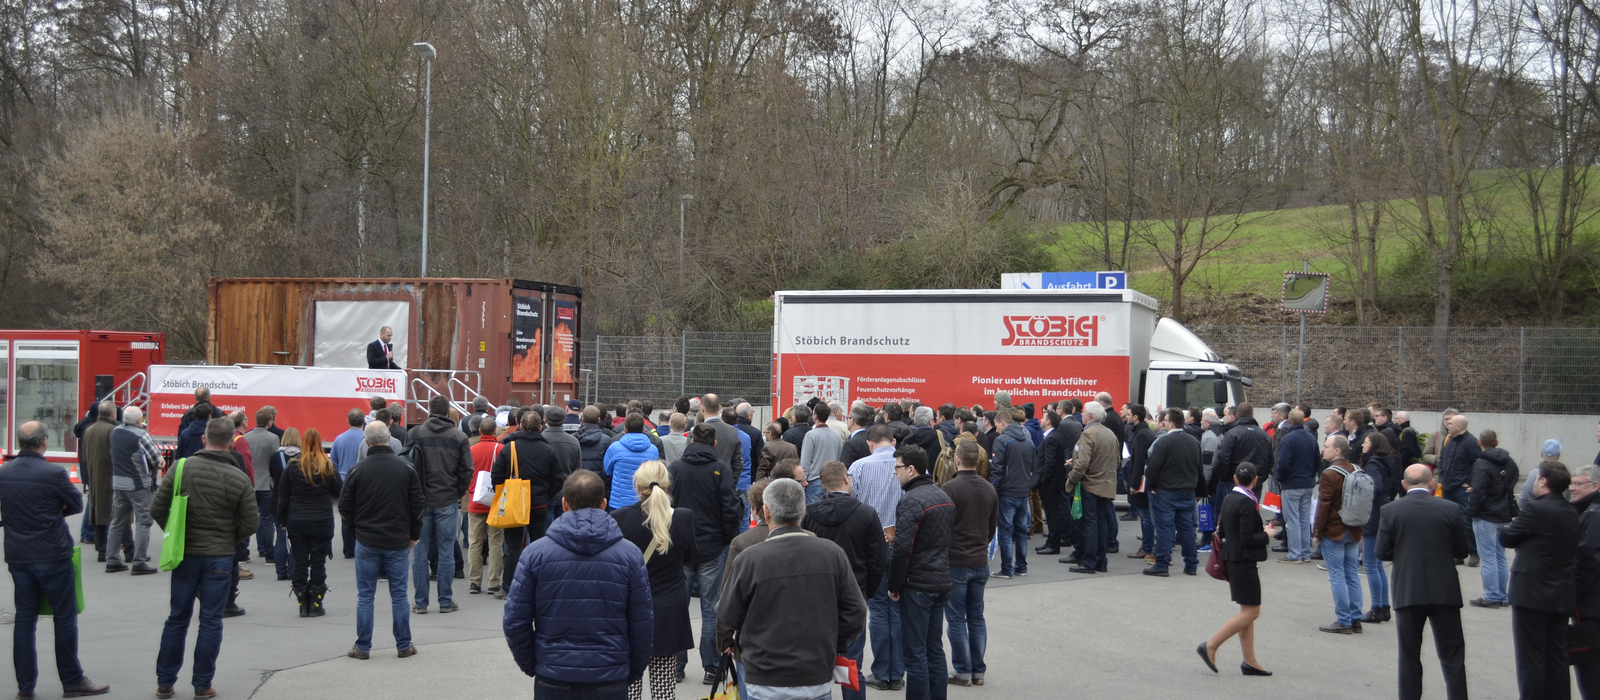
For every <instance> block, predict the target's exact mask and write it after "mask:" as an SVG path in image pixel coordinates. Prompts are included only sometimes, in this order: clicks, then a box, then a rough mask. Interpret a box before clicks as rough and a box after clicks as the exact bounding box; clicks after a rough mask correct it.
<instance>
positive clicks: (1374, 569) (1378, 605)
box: [1361, 431, 1400, 624]
mask: <svg viewBox="0 0 1600 700" xmlns="http://www.w3.org/2000/svg"><path fill="white" fill-rule="evenodd" d="M1361 454H1362V459H1363V460H1366V463H1365V464H1363V465H1361V471H1364V472H1366V473H1367V476H1370V477H1372V515H1371V516H1370V517H1368V518H1367V524H1365V525H1362V526H1361V563H1362V564H1363V565H1365V566H1366V567H1367V589H1368V590H1369V591H1370V592H1371V594H1372V608H1371V609H1370V610H1368V611H1367V616H1366V617H1363V618H1361V621H1362V622H1368V623H1374V624H1375V623H1379V622H1388V621H1389V620H1390V619H1391V618H1392V617H1393V613H1392V612H1391V611H1390V606H1389V572H1387V571H1384V570H1383V562H1381V561H1378V511H1379V510H1380V509H1382V508H1383V506H1384V504H1385V503H1388V502H1389V501H1390V500H1392V495H1391V494H1393V493H1394V489H1395V485H1396V484H1399V483H1400V480H1399V479H1397V478H1395V476H1396V474H1395V465H1394V448H1393V447H1390V446H1389V438H1386V437H1384V436H1383V433H1380V432H1377V431H1373V432H1370V433H1367V436H1366V437H1365V438H1363V443H1362V445H1361Z"/></svg>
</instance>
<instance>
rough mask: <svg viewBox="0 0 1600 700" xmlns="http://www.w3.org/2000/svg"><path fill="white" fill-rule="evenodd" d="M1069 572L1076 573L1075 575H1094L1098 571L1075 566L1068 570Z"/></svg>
mask: <svg viewBox="0 0 1600 700" xmlns="http://www.w3.org/2000/svg"><path fill="white" fill-rule="evenodd" d="M1067 571H1070V572H1072V573H1075V574H1092V573H1094V572H1095V571H1096V569H1091V568H1089V567H1087V566H1073V567H1071V568H1069V569H1067Z"/></svg>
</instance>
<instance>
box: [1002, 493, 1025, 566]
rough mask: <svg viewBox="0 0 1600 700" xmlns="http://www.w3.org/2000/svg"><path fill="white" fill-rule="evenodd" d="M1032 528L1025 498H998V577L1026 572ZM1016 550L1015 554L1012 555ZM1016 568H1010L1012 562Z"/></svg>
mask: <svg viewBox="0 0 1600 700" xmlns="http://www.w3.org/2000/svg"><path fill="white" fill-rule="evenodd" d="M1032 527H1033V515H1032V514H1030V513H1029V512H1028V497H1027V496H1021V497H1016V496H1001V497H1000V526H999V527H998V528H996V530H997V532H996V533H995V534H996V536H997V537H999V539H1000V575H1001V576H1010V575H1011V574H1013V573H1019V574H1021V573H1027V571H1028V531H1029V530H1030V529H1031V528H1032ZM1012 550H1016V554H1012ZM1013 560H1015V561H1016V568H1015V569H1013V568H1012V561H1013Z"/></svg>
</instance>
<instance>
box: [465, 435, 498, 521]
mask: <svg viewBox="0 0 1600 700" xmlns="http://www.w3.org/2000/svg"><path fill="white" fill-rule="evenodd" d="M498 454H500V441H498V440H496V439H495V437H494V436H493V435H479V436H478V442H477V444H475V445H473V446H472V481H471V483H472V484H473V485H474V486H476V485H477V483H478V472H486V471H489V468H490V467H492V466H494V458H495V455H498ZM467 495H469V496H470V495H472V492H471V491H470V490H469V491H468V492H467ZM467 512H468V513H481V514H485V515H487V514H488V513H489V506H480V505H478V504H476V503H473V502H472V500H471V499H468V500H467Z"/></svg>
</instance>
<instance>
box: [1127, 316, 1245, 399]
mask: <svg viewBox="0 0 1600 700" xmlns="http://www.w3.org/2000/svg"><path fill="white" fill-rule="evenodd" d="M1250 385H1251V381H1250V378H1249V377H1246V376H1244V374H1243V373H1242V372H1240V371H1239V368H1238V367H1235V366H1233V365H1230V364H1228V363H1226V362H1223V361H1222V358H1221V357H1220V356H1218V355H1217V353H1216V352H1215V351H1213V350H1212V349H1211V346H1209V345H1206V342H1205V341H1204V340H1201V339H1200V337H1199V336H1196V335H1195V334H1194V333H1193V332H1191V331H1190V330H1189V329H1187V328H1184V327H1183V324H1181V323H1178V322H1177V321H1174V320H1172V319H1170V318H1163V319H1161V320H1160V321H1158V322H1157V323H1156V329H1155V333H1153V334H1152V335H1151V336H1150V364H1149V366H1148V367H1147V368H1145V369H1144V370H1142V371H1141V372H1140V381H1139V396H1140V397H1141V398H1142V403H1143V404H1144V405H1145V406H1147V407H1149V408H1150V409H1152V410H1154V409H1155V407H1156V406H1164V407H1166V408H1188V407H1190V406H1199V407H1201V408H1206V407H1211V408H1215V409H1217V412H1218V414H1219V415H1220V414H1221V412H1222V407H1223V406H1236V405H1238V404H1240V403H1241V402H1243V401H1245V400H1246V399H1245V388H1246V387H1249V386H1250Z"/></svg>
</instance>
